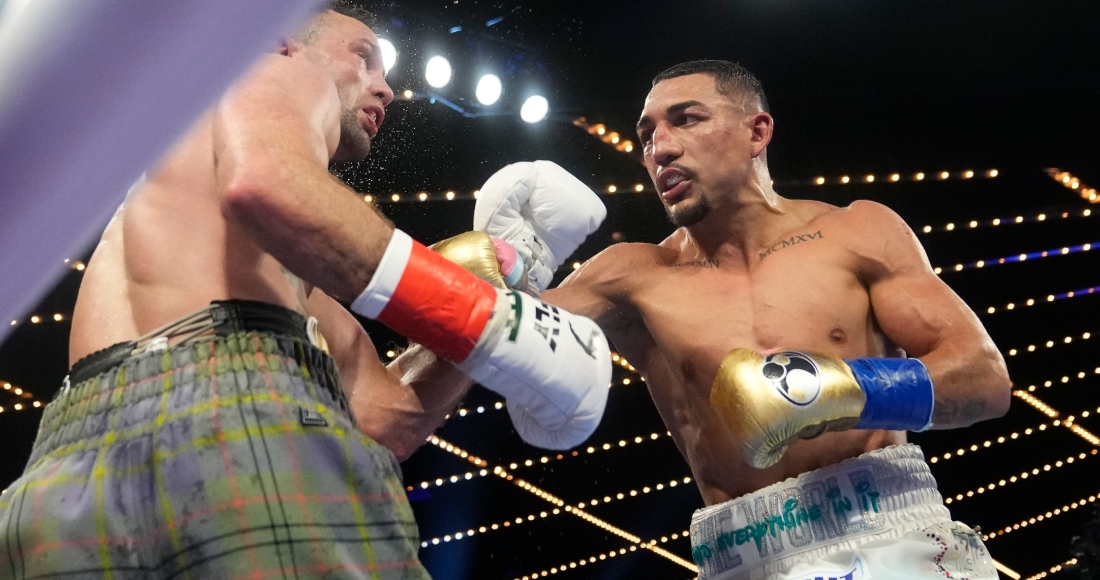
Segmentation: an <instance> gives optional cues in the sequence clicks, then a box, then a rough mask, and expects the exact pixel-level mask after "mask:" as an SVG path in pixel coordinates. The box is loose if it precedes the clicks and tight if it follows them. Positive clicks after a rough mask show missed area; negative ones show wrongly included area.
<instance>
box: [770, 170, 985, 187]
mask: <svg viewBox="0 0 1100 580" xmlns="http://www.w3.org/2000/svg"><path fill="white" fill-rule="evenodd" d="M998 175H1000V171H997V170H996V169H988V170H986V171H981V172H976V171H974V170H973V169H967V170H964V171H959V172H957V173H951V172H950V171H941V172H939V173H937V174H936V177H938V178H939V179H940V180H941V181H942V180H945V179H951V178H952V177H954V178H955V179H971V178H974V177H984V178H986V179H993V178H995V177H997V176H998ZM924 177H925V174H924V172H920V171H918V172H917V173H912V174H905V175H903V174H901V173H891V174H890V177H889V181H890V183H900V182H902V181H924ZM826 183H840V184H842V185H846V184H849V183H853V180H852V178H851V177H849V176H847V175H842V176H839V177H834V178H829V177H825V176H821V175H819V176H817V177H814V178H813V179H810V180H808V181H807V180H800V181H783V182H780V185H810V184H812V185H825V184H826ZM854 183H875V174H873V173H870V174H867V175H866V176H864V177H863V179H857V180H855V181H854Z"/></svg>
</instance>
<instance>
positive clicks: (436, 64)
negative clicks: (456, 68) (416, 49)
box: [424, 56, 451, 89]
mask: <svg viewBox="0 0 1100 580" xmlns="http://www.w3.org/2000/svg"><path fill="white" fill-rule="evenodd" d="M424 80H426V81H428V84H429V85H431V86H432V87H434V88H437V89H441V88H443V87H445V86H447V83H450V82H451V63H449V62H447V59H445V58H443V57H442V56H433V57H432V58H430V59H428V65H427V66H426V67H424Z"/></svg>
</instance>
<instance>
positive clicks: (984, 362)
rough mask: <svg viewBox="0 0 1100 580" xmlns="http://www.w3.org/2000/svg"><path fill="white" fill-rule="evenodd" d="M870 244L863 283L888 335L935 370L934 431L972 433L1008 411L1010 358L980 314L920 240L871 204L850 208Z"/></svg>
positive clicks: (864, 257) (864, 248) (865, 250)
mask: <svg viewBox="0 0 1100 580" xmlns="http://www.w3.org/2000/svg"><path fill="white" fill-rule="evenodd" d="M850 211H852V212H853V213H854V214H855V215H854V216H853V218H854V219H855V220H856V223H857V224H858V225H857V228H858V230H859V231H860V236H861V238H862V240H864V241H862V242H860V244H861V250H860V251H859V253H860V254H861V258H862V260H861V261H862V267H861V268H862V272H861V274H862V276H863V279H864V283H866V284H867V286H868V288H869V291H870V295H871V307H872V309H873V310H874V314H875V318H876V319H877V321H878V324H879V326H880V328H882V330H883V332H884V333H885V334H886V336H887V337H889V338H890V340H892V341H893V342H894V343H895V344H897V345H898V346H899V347H901V348H902V349H904V350H905V351H906V352H907V353H909V355H910V356H915V357H917V358H919V359H920V361H921V362H922V363H924V365H925V366H926V367H927V368H928V373H929V375H930V376H931V377H932V384H933V385H934V388H935V397H936V402H935V406H934V408H933V412H932V428H933V429H951V428H956V427H965V426H967V425H971V424H973V423H977V422H978V421H983V420H986V419H993V418H996V417H1000V416H1002V415H1004V414H1005V413H1006V412H1008V405H1009V402H1010V399H1011V392H1010V389H1011V385H1010V382H1009V378H1008V370H1007V369H1006V368H1005V363H1004V359H1003V358H1002V357H1001V354H1000V352H998V350H997V347H996V346H995V345H994V344H993V340H992V339H990V337H989V335H988V334H987V333H986V331H985V328H983V327H982V324H981V322H980V321H979V320H978V318H977V316H975V315H974V312H973V311H971V310H970V308H969V307H967V305H966V304H965V303H964V302H963V301H962V299H960V298H959V297H958V296H957V295H956V294H955V293H954V292H953V291H952V290H951V289H950V288H949V287H948V286H947V284H945V283H944V282H943V281H942V280H940V278H939V277H938V276H936V274H935V273H934V272H933V271H932V268H931V266H930V265H929V263H928V258H927V256H926V255H925V253H924V249H923V248H922V247H921V246H920V243H919V242H918V241H917V239H916V236H915V235H914V234H913V232H912V231H911V230H910V229H909V227H908V226H906V225H905V222H903V221H902V220H901V218H900V217H898V216H897V214H895V213H894V212H892V211H891V210H889V209H887V208H886V207H884V206H881V205H879V204H875V203H871V202H857V203H855V204H853V205H852V208H851V209H850Z"/></svg>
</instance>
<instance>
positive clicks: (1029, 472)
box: [943, 449, 1098, 505]
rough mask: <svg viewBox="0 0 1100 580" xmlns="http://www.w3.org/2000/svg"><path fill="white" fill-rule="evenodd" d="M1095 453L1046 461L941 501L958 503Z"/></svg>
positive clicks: (1089, 456)
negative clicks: (1043, 463) (1050, 461)
mask: <svg viewBox="0 0 1100 580" xmlns="http://www.w3.org/2000/svg"><path fill="white" fill-rule="evenodd" d="M1097 453H1098V452H1097V450H1096V449H1093V450H1092V452H1091V453H1085V452H1083V451H1082V452H1081V453H1078V454H1077V455H1070V456H1069V457H1066V458H1065V459H1060V460H1058V461H1055V462H1054V463H1047V464H1045V465H1043V466H1042V467H1041V468H1039V467H1034V468H1032V469H1028V470H1024V471H1021V472H1020V475H1019V476H1016V475H1012V476H1009V477H1008V479H1004V478H1002V479H1000V480H998V481H994V482H993V483H988V484H986V485H983V486H981V487H976V488H974V489H971V490H968V491H966V492H963V493H960V494H956V495H955V497H948V498H944V500H943V502H944V504H945V505H951V504H952V503H958V502H960V501H963V500H965V499H967V498H970V497H975V496H977V495H981V494H984V493H985V492H987V491H993V490H995V489H997V488H998V487H1006V486H1008V485H1011V484H1013V483H1016V482H1019V481H1024V480H1025V479H1028V478H1029V477H1031V476H1033V475H1042V474H1044V473H1049V472H1050V471H1051V470H1052V469H1056V468H1059V467H1062V466H1064V465H1073V464H1074V463H1076V462H1080V461H1085V460H1086V459H1089V458H1091V457H1095V456H1096V454H1097Z"/></svg>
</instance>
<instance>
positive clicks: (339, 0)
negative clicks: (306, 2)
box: [326, 0, 378, 28]
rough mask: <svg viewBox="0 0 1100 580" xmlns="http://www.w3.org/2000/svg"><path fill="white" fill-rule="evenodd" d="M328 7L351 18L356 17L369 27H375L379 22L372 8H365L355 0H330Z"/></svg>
mask: <svg viewBox="0 0 1100 580" xmlns="http://www.w3.org/2000/svg"><path fill="white" fill-rule="evenodd" d="M326 8H327V9H329V10H332V11H333V12H335V13H337V14H342V15H344V16H347V17H349V18H354V19H356V20H358V21H359V22H362V23H363V24H366V25H367V27H368V28H374V27H375V26H376V25H377V24H378V18H377V17H375V15H374V14H373V13H371V11H370V10H367V9H366V8H363V7H362V6H360V5H359V4H357V3H356V2H354V1H353V0H329V2H328V6H326Z"/></svg>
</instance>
